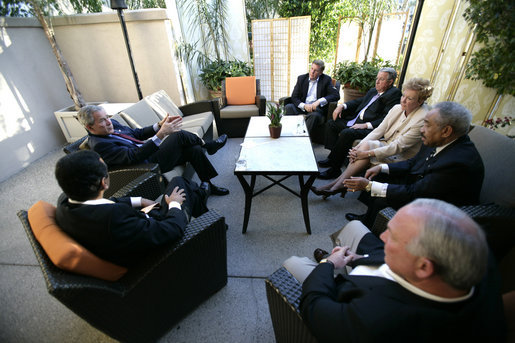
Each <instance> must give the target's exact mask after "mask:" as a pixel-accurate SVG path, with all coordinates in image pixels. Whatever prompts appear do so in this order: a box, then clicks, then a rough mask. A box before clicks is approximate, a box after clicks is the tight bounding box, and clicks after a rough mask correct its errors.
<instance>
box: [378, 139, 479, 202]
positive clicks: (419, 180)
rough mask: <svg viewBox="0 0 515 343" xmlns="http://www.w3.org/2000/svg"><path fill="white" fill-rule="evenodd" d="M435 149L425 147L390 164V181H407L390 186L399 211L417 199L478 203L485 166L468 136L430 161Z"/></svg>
mask: <svg viewBox="0 0 515 343" xmlns="http://www.w3.org/2000/svg"><path fill="white" fill-rule="evenodd" d="M432 150H433V148H431V147H428V146H426V145H422V147H421V148H420V150H419V152H418V153H417V155H415V156H414V157H413V158H410V159H409V160H406V161H401V162H397V163H390V164H388V168H389V178H390V177H393V178H398V179H400V178H403V179H404V181H405V182H403V183H401V184H388V188H387V190H386V199H387V201H388V204H389V205H390V206H392V207H394V208H399V207H401V206H403V205H405V204H407V203H409V202H411V201H412V200H415V199H416V198H435V199H440V200H443V201H446V202H449V203H451V204H454V205H456V206H464V205H474V204H478V203H479V193H480V192H481V186H482V184H483V178H484V166H483V161H482V159H481V156H480V155H479V152H478V151H477V150H476V147H475V145H474V143H472V142H471V141H470V138H469V137H468V135H464V136H461V137H460V138H458V139H456V140H455V141H454V142H452V143H451V144H450V145H448V146H447V147H445V148H444V149H443V150H442V151H440V152H439V153H438V154H437V155H435V156H434V157H433V158H431V159H429V160H427V161H426V159H427V158H428V157H429V155H430V154H431V152H432Z"/></svg>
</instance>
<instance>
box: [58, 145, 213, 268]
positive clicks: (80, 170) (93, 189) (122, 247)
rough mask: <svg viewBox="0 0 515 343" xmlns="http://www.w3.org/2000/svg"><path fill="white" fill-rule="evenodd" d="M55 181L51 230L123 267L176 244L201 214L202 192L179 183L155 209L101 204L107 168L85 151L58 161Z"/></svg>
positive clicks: (136, 200)
mask: <svg viewBox="0 0 515 343" xmlns="http://www.w3.org/2000/svg"><path fill="white" fill-rule="evenodd" d="M55 176H56V179H57V182H58V183H59V186H60V187H61V188H62V190H63V192H64V194H62V195H61V196H60V197H59V200H58V203H57V211H56V221H57V224H58V225H59V226H60V227H61V229H62V230H63V231H64V232H66V233H67V234H69V235H70V236H71V237H72V238H74V239H75V240H76V241H77V242H79V243H80V244H82V245H84V246H85V247H86V248H87V249H89V250H90V251H91V252H92V253H94V254H95V255H97V256H99V257H101V258H103V259H105V260H108V261H111V262H113V263H116V264H119V265H122V266H126V267H130V266H132V265H134V264H135V263H137V262H138V261H139V260H141V258H143V257H144V256H145V255H146V254H148V253H149V252H150V251H152V250H154V249H155V248H156V247H159V246H162V245H164V244H167V243H170V242H173V241H176V240H178V239H179V238H181V237H182V235H183V234H184V228H185V227H186V225H187V224H188V219H189V218H190V216H193V217H198V216H200V215H201V214H203V213H205V212H207V207H206V200H207V196H208V193H207V191H206V190H204V189H200V188H199V187H198V186H197V184H195V183H193V182H190V181H188V180H186V179H185V178H183V177H175V178H173V179H172V180H171V181H170V183H169V184H168V186H167V189H166V191H165V194H164V195H163V199H162V201H161V204H159V203H156V202H155V201H152V200H148V199H145V198H141V197H130V198H129V197H125V198H110V199H104V198H103V195H104V192H105V190H107V189H108V188H109V174H108V172H107V166H106V164H105V163H104V162H103V161H102V160H101V158H100V156H99V155H98V154H97V153H96V152H94V151H91V150H82V151H78V152H75V153H72V154H69V155H66V156H64V157H62V158H61V159H60V160H59V161H57V164H56V167H55ZM148 206H154V208H155V209H150V208H148ZM142 208H146V209H145V210H144V211H143V210H140V209H142Z"/></svg>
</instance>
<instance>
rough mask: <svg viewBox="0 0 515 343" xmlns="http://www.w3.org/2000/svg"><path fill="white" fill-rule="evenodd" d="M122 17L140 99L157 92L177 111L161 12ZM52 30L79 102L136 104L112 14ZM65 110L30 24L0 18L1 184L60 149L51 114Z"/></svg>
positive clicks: (49, 55) (71, 19)
mask: <svg viewBox="0 0 515 343" xmlns="http://www.w3.org/2000/svg"><path fill="white" fill-rule="evenodd" d="M124 14H125V20H126V22H127V29H128V32H129V38H130V42H131V47H132V51H133V58H134V64H135V67H136V71H137V73H138V76H139V80H140V85H141V90H142V93H143V96H145V95H148V94H151V93H153V92H154V91H157V90H160V89H164V90H165V91H166V92H167V93H168V94H169V95H170V97H171V98H172V99H173V100H174V101H175V102H176V103H177V104H178V105H180V104H183V103H184V101H183V96H182V87H180V79H179V78H178V77H177V74H176V63H175V60H174V53H173V46H174V43H173V41H172V39H171V37H172V34H171V25H170V20H169V17H168V14H167V11H166V10H163V9H152V10H139V11H124ZM52 23H53V25H54V29H55V32H56V38H57V42H58V44H59V46H60V48H61V50H62V52H63V54H64V57H65V59H66V60H67V62H68V64H69V66H70V68H71V70H72V73H73V75H74V77H75V79H76V81H77V84H78V88H79V90H80V91H81V93H82V95H83V97H84V99H85V101H87V102H96V101H108V102H136V101H138V95H137V92H136V87H135V84H134V80H133V77H132V72H131V68H130V64H129V59H128V56H127V50H126V47H125V42H124V39H123V34H122V29H121V25H120V22H119V19H118V15H117V13H116V12H112V13H98V14H88V15H73V16H66V17H56V18H53V20H52ZM72 104H73V103H72V100H71V98H70V96H69V94H68V92H67V91H66V86H65V84H64V80H63V77H62V75H61V72H60V70H59V67H58V64H57V61H56V59H55V56H54V54H53V52H52V50H51V47H50V44H49V42H48V40H47V39H46V36H45V35H44V33H43V30H42V28H41V27H40V25H39V23H38V22H37V20H35V19H34V18H0V152H1V154H2V163H1V166H0V181H3V180H5V179H7V178H8V177H9V176H11V175H13V174H15V173H16V172H18V171H20V170H21V169H23V168H24V167H26V166H27V165H28V164H30V163H31V162H33V161H35V160H37V159H38V158H40V157H42V156H44V155H46V154H47V153H48V152H50V151H53V150H55V149H59V148H60V147H61V146H62V145H63V144H65V139H64V136H63V134H62V132H61V129H60V128H59V126H58V123H57V121H56V119H55V116H54V113H53V112H54V111H55V110H57V109H60V108H63V107H66V106H69V105H72Z"/></svg>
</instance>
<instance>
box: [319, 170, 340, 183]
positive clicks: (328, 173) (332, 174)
mask: <svg viewBox="0 0 515 343" xmlns="http://www.w3.org/2000/svg"><path fill="white" fill-rule="evenodd" d="M341 173H342V171H341V170H340V169H338V168H333V167H331V168H329V169H327V170H324V171H323V172H321V173H320V174H319V175H318V178H319V179H322V180H329V179H336V178H337V177H338V176H340V174H341Z"/></svg>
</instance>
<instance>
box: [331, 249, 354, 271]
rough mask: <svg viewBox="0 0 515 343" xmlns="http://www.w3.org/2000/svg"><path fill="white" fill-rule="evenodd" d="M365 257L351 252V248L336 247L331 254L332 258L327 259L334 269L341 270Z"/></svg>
mask: <svg viewBox="0 0 515 343" xmlns="http://www.w3.org/2000/svg"><path fill="white" fill-rule="evenodd" d="M362 257H363V255H358V254H356V253H354V252H352V251H350V250H349V247H346V246H345V247H335V248H334V249H333V251H332V252H331V256H329V257H328V258H327V259H328V260H329V261H331V262H333V264H334V268H336V269H341V268H343V267H345V266H346V265H347V264H349V262H351V261H355V260H357V259H360V258H362Z"/></svg>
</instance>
